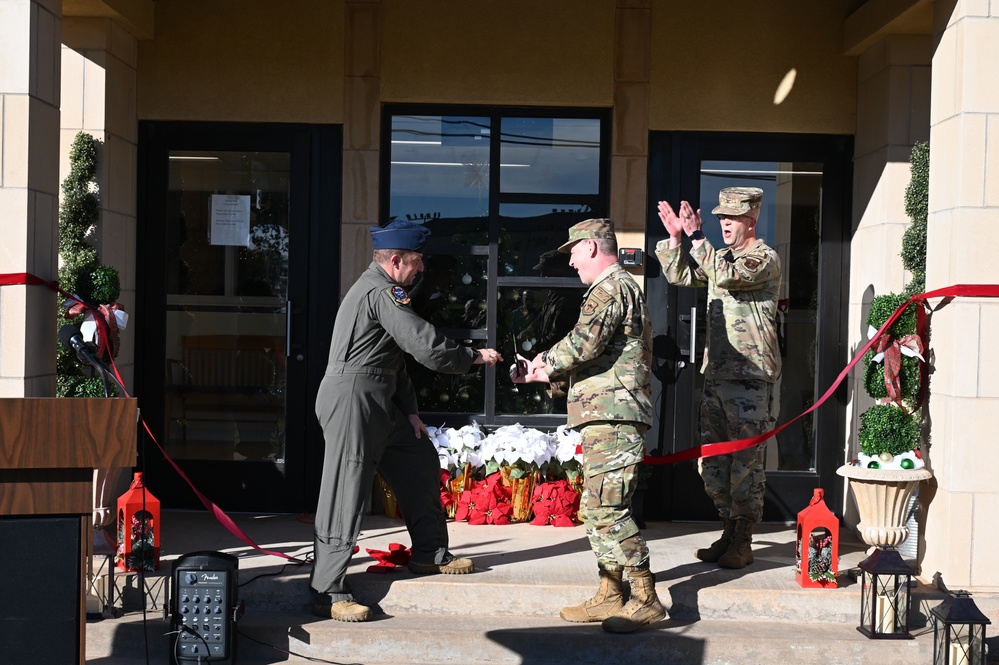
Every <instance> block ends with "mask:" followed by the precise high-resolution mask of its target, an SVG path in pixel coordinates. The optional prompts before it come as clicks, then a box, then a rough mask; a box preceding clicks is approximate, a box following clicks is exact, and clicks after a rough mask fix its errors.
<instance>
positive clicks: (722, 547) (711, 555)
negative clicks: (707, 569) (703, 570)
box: [694, 517, 735, 563]
mask: <svg viewBox="0 0 999 665" xmlns="http://www.w3.org/2000/svg"><path fill="white" fill-rule="evenodd" d="M722 524H723V525H724V530H723V531H722V535H721V538H719V539H718V540H716V541H715V542H713V543H711V547H709V548H707V549H699V550H697V551H696V552H694V556H696V557H697V558H698V559H700V560H701V561H705V562H707V563H717V562H718V560H719V559H721V558H722V555H724V554H725V553H726V552H728V548H729V546H730V545H731V544H732V534H733V533H735V520H733V519H731V518H729V517H723V518H722Z"/></svg>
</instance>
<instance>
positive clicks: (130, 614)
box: [87, 513, 999, 665]
mask: <svg viewBox="0 0 999 665" xmlns="http://www.w3.org/2000/svg"><path fill="white" fill-rule="evenodd" d="M236 521H237V523H238V524H239V526H240V527H241V528H243V530H244V531H246V532H247V533H248V534H249V535H250V537H251V538H253V539H254V540H255V541H256V542H257V543H259V544H260V545H261V546H262V547H264V548H266V549H269V550H279V551H282V552H286V553H288V554H291V555H294V556H298V557H306V556H307V555H308V553H309V552H310V551H311V538H312V532H311V525H309V524H307V523H306V522H303V521H302V520H301V519H300V518H293V517H291V516H267V518H266V519H263V517H262V516H237V517H236ZM163 523H164V524H166V525H169V526H171V527H172V528H173V529H175V531H174V532H173V537H171V533H170V531H169V530H168V529H167V528H166V527H165V530H164V534H163V543H164V561H163V565H162V570H161V571H159V572H158V573H156V574H150V575H146V576H144V577H143V579H142V583H141V584H140V578H139V576H137V575H135V574H127V575H122V574H119V575H117V576H116V585H117V587H118V588H119V591H118V592H117V595H118V598H117V601H118V605H119V613H120V612H121V610H122V609H124V610H125V614H124V616H121V617H120V618H116V619H106V620H104V621H97V622H94V623H89V624H88V625H87V655H88V662H93V663H99V664H100V665H133V664H134V665H139V664H140V663H146V658H145V654H146V653H147V649H148V652H149V653H150V654H151V655H150V660H149V662H165V658H166V656H167V655H168V654H169V651H168V648H169V647H168V644H169V638H168V637H166V633H167V632H168V631H169V625H168V623H167V621H166V619H165V614H164V612H163V608H164V607H166V606H167V597H168V589H169V584H168V579H169V572H170V569H171V561H172V559H175V558H177V556H179V555H181V554H184V553H189V552H194V551H201V550H211V551H225V552H228V553H230V554H234V555H235V556H237V557H238V558H239V576H238V578H239V584H240V588H239V594H238V595H239V597H240V599H242V600H243V601H244V602H245V604H246V614H245V616H244V618H243V619H242V620H241V621H240V623H239V624H238V628H239V632H240V633H241V637H240V638H239V643H238V651H239V662H240V663H271V662H302V663H304V662H311V661H308V660H306V659H307V658H319V659H323V660H325V661H329V662H335V663H362V664H364V665H384V664H387V663H393V665H399V664H401V663H413V664H414V665H444V664H450V663H459V662H460V663H472V664H473V665H474V664H475V663H479V662H482V663H485V662H490V663H539V664H540V663H555V664H556V665H558V664H559V663H563V662H564V663H567V664H568V663H572V664H573V665H587V664H588V663H591V662H592V663H601V664H602V663H607V662H635V663H645V662H650V663H651V662H657V663H658V662H662V663H701V664H707V663H739V664H742V663H753V662H769V661H772V660H773V659H775V658H783V659H784V660H785V661H786V662H788V663H812V662H814V663H823V665H825V664H827V663H877V665H888V664H889V663H895V662H899V663H902V662H905V663H912V662H930V661H931V660H932V658H931V655H930V653H929V651H930V650H931V648H932V641H933V636H932V630H929V629H927V628H926V625H927V617H928V616H929V609H930V608H931V607H933V606H935V605H936V604H938V603H939V602H940V600H941V599H942V597H943V594H941V593H940V592H939V591H937V590H935V589H932V588H928V587H925V586H917V587H915V588H913V589H912V593H913V596H912V597H913V604H912V611H911V613H910V620H909V627H910V630H911V631H912V632H913V634H915V635H917V637H916V639H915V640H904V641H901V640H889V641H879V640H869V639H868V638H866V637H864V636H863V635H862V634H861V633H859V632H858V631H857V630H856V626H857V625H858V623H859V618H860V585H859V584H858V583H857V582H856V579H855V577H854V576H853V575H852V574H851V573H852V572H855V571H856V564H857V563H858V562H859V561H861V560H862V559H863V558H864V556H866V555H865V553H864V551H863V548H862V547H861V546H860V545H859V544H857V543H856V542H855V541H850V540H849V539H848V538H849V534H843V536H844V537H843V540H842V541H841V545H840V565H839V569H840V572H841V574H840V576H839V586H838V587H837V588H829V589H803V588H801V587H800V586H799V585H798V584H797V583H796V582H795V578H794V570H793V566H794V547H795V543H794V539H795V531H794V528H793V527H787V526H783V525H761V526H760V527H759V528H758V529H757V534H756V537H755V538H754V555H755V557H756V562H755V563H754V564H753V565H752V566H750V567H748V568H746V569H744V570H737V571H733V570H723V569H719V568H717V567H716V566H714V565H710V564H705V563H701V562H699V561H697V560H696V559H695V558H694V557H693V556H692V553H693V551H694V549H696V547H698V546H703V545H705V544H707V543H709V542H710V541H711V540H712V539H713V537H714V535H715V534H714V530H715V525H701V524H675V523H658V524H655V523H652V524H649V526H648V528H647V529H645V530H644V532H643V533H644V534H645V536H646V539H647V540H648V541H649V547H650V551H651V561H652V568H653V571H654V572H655V573H656V580H657V591H658V593H659V595H660V598H661V599H662V602H663V604H664V605H666V607H667V608H668V609H669V611H670V619H669V621H666V622H663V623H661V624H659V625H658V626H656V627H655V628H654V629H651V630H646V631H642V632H641V633H639V634H637V635H630V636H618V635H608V634H605V633H604V632H603V631H602V630H601V629H600V627H599V626H597V625H582V626H580V625H574V624H567V623H565V622H563V621H561V620H560V619H559V618H558V610H559V608H560V607H563V606H567V605H575V604H578V603H580V602H581V601H583V600H585V599H586V598H589V597H590V596H591V595H592V594H593V592H594V591H595V589H596V586H597V575H596V565H595V561H594V557H593V554H592V553H591V552H590V549H589V545H588V543H587V540H586V537H585V533H584V531H583V529H582V528H581V527H576V528H553V527H535V526H531V525H527V524H515V525H506V526H469V525H467V524H463V523H459V524H455V523H449V525H448V529H449V534H450V538H451V549H452V551H454V552H455V553H457V554H460V555H462V556H468V557H470V558H472V559H473V560H474V562H475V564H476V572H475V573H474V574H471V575H458V576H449V575H431V576H416V575H412V574H411V573H409V572H408V571H407V570H406V569H404V568H398V569H395V570H394V571H392V572H390V573H388V574H384V575H379V574H374V573H368V572H366V569H367V567H368V566H369V565H371V564H372V563H374V561H373V559H372V558H371V557H370V556H368V555H367V553H366V552H365V549H366V548H371V549H380V550H387V549H389V544H390V543H392V542H401V543H403V544H408V543H409V540H408V536H407V534H406V532H405V528H404V527H403V526H402V523H401V522H400V521H398V520H390V519H387V518H384V517H380V516H369V517H368V518H367V519H366V520H365V524H364V529H363V531H362V535H361V539H360V541H359V544H360V547H361V551H360V552H359V553H358V554H357V555H355V557H354V559H353V561H352V563H351V566H350V569H349V570H348V582H349V583H350V585H351V587H352V589H353V591H354V594H355V596H356V597H357V599H358V600H359V601H361V602H363V603H366V604H369V605H373V606H374V607H375V608H376V609H377V610H378V612H379V615H378V616H377V617H376V619H375V620H373V621H371V622H368V623H363V624H344V623H340V622H336V621H331V620H322V619H319V618H318V617H315V616H313V615H312V614H311V613H310V612H309V610H308V605H309V592H308V576H309V572H310V567H309V566H307V565H306V566H295V565H289V564H288V563H287V561H286V560H284V559H281V558H279V557H274V556H269V555H268V556H265V555H262V554H260V553H259V552H257V551H255V550H253V549H251V548H248V547H246V546H244V545H242V544H239V543H238V542H237V543H234V542H233V538H232V537H231V536H229V535H228V534H227V533H226V532H225V531H223V530H221V527H218V526H217V525H215V524H213V523H212V522H211V520H210V518H208V517H206V516H204V515H200V514H194V513H192V514H186V513H181V514H171V515H169V516H165V517H164V519H163ZM261 525H262V526H261ZM177 535H179V536H181V537H177ZM975 600H976V602H977V603H978V605H979V607H980V608H981V609H982V611H983V612H985V614H986V615H987V616H990V617H992V619H993V621H994V622H995V621H999V595H997V594H976V595H975ZM125 601H128V602H129V603H131V605H129V604H124V603H125ZM143 601H144V602H145V604H146V607H147V610H148V611H147V617H146V618H147V621H146V628H145V630H143V625H142V615H141V613H139V612H137V611H135V610H136V609H137V608H139V607H141V606H142V602H143ZM255 640H256V641H255ZM991 641H992V640H991V639H990V642H991ZM259 642H262V643H264V644H266V645H272V646H264V645H262V644H259ZM276 649H277V650H276ZM279 650H283V651H284V652H288V651H290V652H293V653H294V654H298V655H290V654H288V653H282V651H279ZM994 651H995V652H996V654H997V655H999V647H997V648H995V649H994ZM631 659H634V660H631ZM653 659H654V660H653Z"/></svg>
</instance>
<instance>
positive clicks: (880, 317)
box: [867, 293, 919, 337]
mask: <svg viewBox="0 0 999 665" xmlns="http://www.w3.org/2000/svg"><path fill="white" fill-rule="evenodd" d="M908 299H909V297H908V296H904V295H902V294H900V293H886V294H884V295H881V296H876V297H875V298H874V300H872V301H871V311H870V312H869V313H868V314H867V325H869V326H871V327H873V328H877V329H878V330H880V329H881V326H882V325H884V322H885V321H887V320H888V317H890V316H891V315H892V314H894V313H895V310H896V309H898V308H899V307H901V306H902V303H904V302H905V301H906V300H908ZM918 307H919V305H918V304H916V303H909V306H908V307H906V308H905V311H904V312H902V314H901V315H900V316H899V317H898V318H897V319H895V323H893V324H891V328H889V329H888V331H887V332H888V334H889V335H891V336H892V337H905V336H906V335H913V334H915V332H916V312H917V310H918Z"/></svg>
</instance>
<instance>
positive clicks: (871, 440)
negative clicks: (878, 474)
mask: <svg viewBox="0 0 999 665" xmlns="http://www.w3.org/2000/svg"><path fill="white" fill-rule="evenodd" d="M857 438H858V439H859V441H860V450H861V452H863V453H864V454H865V455H870V456H872V457H876V456H878V455H880V454H881V453H891V454H892V455H901V454H902V453H904V452H907V451H909V450H915V449H917V448H919V440H920V423H919V419H918V418H917V417H916V416H914V415H913V414H911V413H907V412H906V411H905V410H903V409H901V408H900V407H897V406H895V405H893V404H876V405H874V406H872V407H871V408H870V409H868V410H867V411H864V412H863V413H862V414H860V432H859V433H858V435H857Z"/></svg>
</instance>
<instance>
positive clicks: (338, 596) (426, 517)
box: [309, 221, 503, 621]
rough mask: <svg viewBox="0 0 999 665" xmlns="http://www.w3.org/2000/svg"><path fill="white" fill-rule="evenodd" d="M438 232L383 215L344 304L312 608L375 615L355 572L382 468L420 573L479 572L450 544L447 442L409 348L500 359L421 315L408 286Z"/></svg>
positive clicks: (326, 410)
mask: <svg viewBox="0 0 999 665" xmlns="http://www.w3.org/2000/svg"><path fill="white" fill-rule="evenodd" d="M429 235H430V231H429V229H427V228H426V227H425V226H423V225H422V224H417V223H414V222H407V221H394V222H391V223H390V224H388V225H386V226H384V227H378V226H373V227H371V238H372V244H373V246H374V255H373V261H372V263H371V265H369V266H368V269H367V270H365V271H364V273H363V274H362V275H361V276H360V278H358V280H357V282H355V283H354V285H353V286H352V287H351V288H350V290H349V291H348V292H347V295H346V297H344V299H343V302H342V303H341V304H340V308H339V309H338V310H337V315H336V322H335V323H334V325H333V339H332V342H331V344H330V355H329V364H328V365H327V367H326V375H325V377H324V378H323V380H322V382H321V383H320V385H319V392H318V395H317V396H316V416H317V417H318V418H319V424H320V425H322V428H323V437H324V438H325V441H326V452H325V459H324V462H323V476H322V483H321V485H320V490H319V505H318V508H317V509H316V521H315V535H314V541H315V563H314V565H313V568H312V576H311V579H310V582H309V585H310V589H311V593H312V611H313V612H314V613H315V614H317V615H319V616H322V617H326V618H333V619H337V620H339V621H367V620H368V619H370V618H371V616H372V610H371V608H370V607H367V606H365V605H362V604H360V603H358V602H357V601H356V600H355V599H354V597H353V595H352V594H351V592H350V588H349V587H348V585H347V583H346V581H345V579H344V578H345V576H346V572H347V566H348V564H349V563H350V558H351V556H352V554H353V550H354V544H355V543H356V542H357V537H358V534H359V533H360V530H361V521H362V518H363V507H364V501H365V499H366V498H367V497H369V496H370V495H371V485H372V481H373V480H374V477H375V472H376V471H379V472H381V474H382V476H383V477H384V478H385V480H386V481H388V483H389V485H391V487H392V490H393V491H394V492H395V495H396V497H397V499H398V502H399V507H400V509H401V510H402V515H403V518H404V519H405V522H406V529H407V530H408V531H409V535H410V538H411V539H412V558H411V559H410V562H409V570H410V571H412V572H413V573H416V574H427V573H445V574H452V575H454V574H463V573H470V572H472V569H473V565H472V562H471V561H470V560H468V559H463V558H457V557H455V556H454V555H452V554H451V553H450V552H449V551H448V535H447V525H446V520H447V516H446V515H445V513H444V509H443V508H442V507H441V502H440V487H439V485H440V476H439V470H440V469H439V461H438V457H437V452H436V450H435V449H434V446H433V444H432V443H431V441H430V436H429V434H428V433H427V429H426V427H425V426H424V424H423V422H422V421H421V420H420V416H419V406H418V404H417V400H416V392H415V390H414V388H413V383H412V381H411V380H410V377H409V374H408V373H407V371H406V360H405V354H409V355H411V356H412V357H413V358H415V359H416V360H417V361H418V362H420V363H422V364H423V365H426V366H427V367H429V368H430V369H433V370H435V371H438V372H447V373H452V374H460V373H464V372H467V371H469V369H471V367H472V365H479V364H487V365H490V366H491V365H495V364H496V362H498V361H500V360H502V359H503V358H502V356H500V354H499V353H497V352H496V351H495V350H493V349H472V348H469V347H465V346H461V345H460V344H458V343H457V342H455V341H453V340H451V339H448V338H447V337H445V336H444V335H442V334H440V333H439V332H437V330H436V329H435V328H434V327H433V326H432V325H430V324H429V323H427V322H426V321H425V320H424V319H422V318H421V317H420V316H419V315H417V314H416V313H415V312H414V311H413V308H412V306H411V305H410V300H409V296H408V295H407V293H406V287H408V286H411V285H412V284H413V281H414V279H415V278H416V275H417V274H418V273H419V272H421V271H422V270H423V249H424V247H425V246H426V243H427V239H428V237H429Z"/></svg>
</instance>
